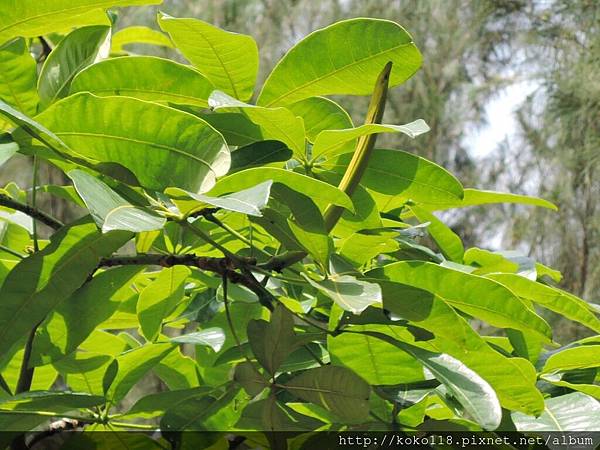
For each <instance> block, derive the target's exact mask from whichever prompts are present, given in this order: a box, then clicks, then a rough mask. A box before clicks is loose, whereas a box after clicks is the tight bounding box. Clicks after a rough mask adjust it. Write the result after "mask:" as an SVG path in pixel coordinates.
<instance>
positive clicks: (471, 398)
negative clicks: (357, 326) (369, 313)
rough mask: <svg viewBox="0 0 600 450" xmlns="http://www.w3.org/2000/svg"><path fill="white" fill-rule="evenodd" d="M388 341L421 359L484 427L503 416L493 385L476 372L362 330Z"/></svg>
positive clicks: (495, 425) (441, 356) (489, 427)
mask: <svg viewBox="0 0 600 450" xmlns="http://www.w3.org/2000/svg"><path fill="white" fill-rule="evenodd" d="M361 333H363V334H366V335H368V336H373V337H377V338H379V339H381V340H383V341H385V342H388V343H390V344H392V345H394V346H396V347H398V348H399V349H401V350H403V351H405V352H406V353H408V354H409V355H411V356H413V357H414V358H416V359H417V360H418V361H420V362H421V364H423V365H424V366H425V367H427V368H428V369H429V371H430V372H431V373H432V374H433V375H434V376H435V377H436V378H437V380H438V381H440V382H441V383H442V384H444V386H445V387H446V389H447V390H448V392H449V393H450V394H451V395H452V396H453V397H454V398H455V399H456V400H457V401H458V402H459V403H460V404H461V405H462V407H463V408H464V409H465V411H466V412H467V413H468V414H469V415H470V416H471V417H473V419H475V420H476V421H477V423H479V424H480V425H481V426H482V427H483V428H485V429H486V430H495V429H496V428H498V425H500V420H501V419H502V409H501V407H500V403H499V401H498V397H497V396H496V393H495V392H494V390H493V389H492V387H491V386H490V385H489V384H488V383H487V382H486V381H485V380H484V379H483V378H481V377H480V376H479V375H478V374H477V373H476V372H474V371H473V370H471V369H470V368H468V367H467V366H465V365H464V364H463V363H462V362H460V361H459V360H457V359H455V358H453V357H452V356H450V355H448V354H444V353H435V352H430V351H428V350H424V349H422V348H419V347H416V346H414V345H410V344H407V343H405V342H401V341H398V340H397V339H394V338H392V337H391V336H388V335H386V334H383V333H379V332H372V331H368V330H365V331H361Z"/></svg>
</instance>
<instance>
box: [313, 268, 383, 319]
mask: <svg viewBox="0 0 600 450" xmlns="http://www.w3.org/2000/svg"><path fill="white" fill-rule="evenodd" d="M303 275H304V274H303ZM305 278H306V279H307V281H308V282H309V283H310V284H311V285H312V286H314V287H315V288H317V289H318V290H319V291H321V292H322V293H323V294H325V295H326V296H327V297H329V298H330V299H332V300H333V301H334V302H335V303H336V304H338V305H339V306H340V307H341V308H342V309H344V310H346V311H351V312H352V313H354V314H360V313H362V312H363V311H364V310H365V309H367V308H368V307H369V306H371V305H376V304H381V303H382V297H381V288H380V287H379V285H377V284H375V283H370V282H367V281H362V280H359V279H357V278H356V277H354V276H352V275H332V276H331V277H330V278H329V279H326V280H323V281H314V280H312V279H310V278H308V277H306V276H305Z"/></svg>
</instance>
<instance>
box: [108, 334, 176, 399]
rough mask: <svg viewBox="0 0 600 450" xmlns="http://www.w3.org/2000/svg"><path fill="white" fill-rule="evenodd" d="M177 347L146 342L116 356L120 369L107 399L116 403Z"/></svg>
mask: <svg viewBox="0 0 600 450" xmlns="http://www.w3.org/2000/svg"><path fill="white" fill-rule="evenodd" d="M174 348H175V347H174V346H173V345H171V344H146V345H144V346H142V347H138V348H134V349H133V350H129V351H127V352H125V353H123V354H121V355H119V356H118V357H117V358H116V360H115V361H116V362H117V367H118V371H117V374H116V376H115V377H114V379H113V380H112V383H110V386H109V388H108V390H107V395H106V397H107V399H109V401H110V402H111V403H112V404H113V405H114V404H116V403H118V402H119V401H120V400H122V399H123V397H125V395H127V393H128V392H129V390H130V389H131V388H132V387H133V386H134V385H135V384H136V383H137V382H138V381H139V380H140V379H141V378H142V377H143V376H144V375H145V374H146V373H147V372H148V371H149V370H151V369H152V368H153V367H154V366H155V365H156V364H158V363H159V362H160V361H161V360H162V359H163V358H164V357H165V356H167V355H168V354H169V353H170V352H171V351H173V349H174Z"/></svg>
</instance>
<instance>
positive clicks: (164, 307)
mask: <svg viewBox="0 0 600 450" xmlns="http://www.w3.org/2000/svg"><path fill="white" fill-rule="evenodd" d="M190 275H191V271H190V269H188V268H187V267H186V266H174V267H169V268H166V269H163V270H161V271H160V272H159V274H158V276H157V277H156V279H155V280H154V281H153V282H151V283H150V284H148V286H146V287H145V288H144V289H143V290H142V292H141V293H140V298H139V300H138V302H137V315H138V319H139V321H140V327H141V329H142V334H143V335H144V337H145V338H146V339H147V340H148V341H154V340H155V339H156V338H157V337H158V334H159V332H160V328H161V325H162V321H163V319H165V317H167V316H168V314H169V313H170V312H171V311H172V310H173V309H174V308H175V307H176V306H177V303H179V302H180V301H181V300H182V299H183V295H184V287H185V280H186V278H187V277H189V276H190Z"/></svg>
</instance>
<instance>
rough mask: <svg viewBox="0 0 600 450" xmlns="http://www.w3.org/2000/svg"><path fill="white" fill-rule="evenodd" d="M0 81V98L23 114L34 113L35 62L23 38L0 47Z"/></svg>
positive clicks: (36, 101) (35, 103) (36, 100)
mask: <svg viewBox="0 0 600 450" xmlns="http://www.w3.org/2000/svg"><path fill="white" fill-rule="evenodd" d="M0 8H2V7H1V6H0ZM0 81H1V82H0V99H2V100H4V101H5V102H6V103H8V104H9V105H11V106H13V107H15V108H17V109H18V110H19V111H22V112H23V113H24V114H28V115H33V114H35V113H36V110H37V105H38V101H39V97H38V93H37V90H36V84H37V69H36V62H35V59H33V56H31V54H30V53H29V48H28V47H27V45H26V43H25V40H24V39H16V40H13V41H11V42H8V43H6V44H4V45H2V46H1V47H0Z"/></svg>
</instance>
